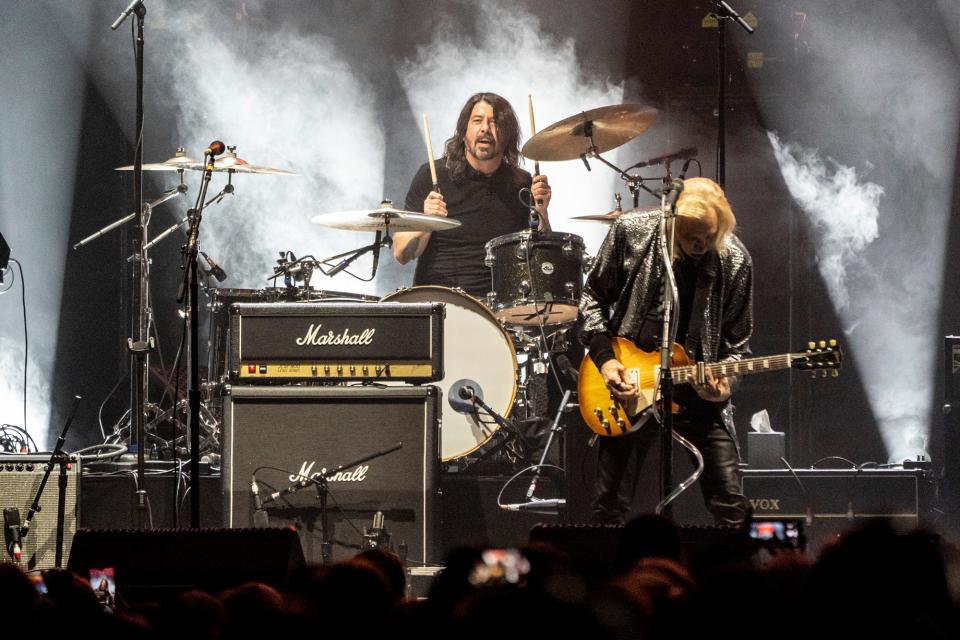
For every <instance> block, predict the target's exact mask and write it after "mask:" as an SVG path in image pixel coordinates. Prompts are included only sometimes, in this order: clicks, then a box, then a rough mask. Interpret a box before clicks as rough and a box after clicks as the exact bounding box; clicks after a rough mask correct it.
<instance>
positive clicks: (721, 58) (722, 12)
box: [713, 0, 753, 189]
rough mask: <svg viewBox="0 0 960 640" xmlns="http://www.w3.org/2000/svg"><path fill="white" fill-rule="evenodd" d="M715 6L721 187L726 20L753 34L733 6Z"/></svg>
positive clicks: (721, 179) (720, 177) (721, 2)
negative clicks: (732, 21)
mask: <svg viewBox="0 0 960 640" xmlns="http://www.w3.org/2000/svg"><path fill="white" fill-rule="evenodd" d="M713 4H714V6H715V7H716V8H715V10H714V15H715V16H716V17H717V53H718V57H717V86H718V91H717V103H718V109H719V110H718V111H717V184H719V185H720V188H721V189H723V188H724V187H726V185H725V184H724V183H725V182H726V179H727V175H726V174H727V168H726V164H727V148H726V146H727V94H726V83H727V80H726V78H727V44H726V42H727V33H726V31H727V30H726V26H727V21H728V20H734V21H736V23H737V24H739V25H740V26H741V27H743V29H744V30H745V31H746V32H747V33H749V34H753V27H751V26H750V25H749V24H747V21H746V20H744V19H743V18H741V17H740V14H738V13H737V12H736V11H734V9H733V7H731V6H730V5H729V4H727V3H726V2H725V0H713Z"/></svg>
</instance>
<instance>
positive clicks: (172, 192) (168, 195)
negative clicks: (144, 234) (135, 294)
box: [73, 169, 187, 262]
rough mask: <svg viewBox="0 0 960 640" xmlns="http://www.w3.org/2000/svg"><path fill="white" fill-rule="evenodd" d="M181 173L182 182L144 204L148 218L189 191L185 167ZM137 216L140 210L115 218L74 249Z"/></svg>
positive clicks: (129, 260) (81, 241)
mask: <svg viewBox="0 0 960 640" xmlns="http://www.w3.org/2000/svg"><path fill="white" fill-rule="evenodd" d="M179 173H180V174H181V175H180V184H178V185H177V186H176V187H173V188H172V189H167V190H166V191H164V192H163V195H162V196H160V197H159V198H157V199H156V200H153V201H152V202H149V203H147V204H144V205H143V208H144V209H146V210H147V218H148V219H149V218H150V214H151V213H152V212H153V210H154V209H156V208H157V207H159V206H160V205H161V204H163V203H164V202H167V201H168V200H170V199H172V198H175V197H176V196H178V195H180V194H181V193H186V192H187V185H185V184H183V169H180V171H179ZM137 216H139V212H137V211H134V212H133V213H131V214H129V215H126V216H124V217H122V218H120V219H119V220H114V221H113V222H111V223H110V224H108V225H107V226H105V227H103V228H102V229H100V230H99V231H95V232H93V233H91V234H90V235H89V236H87V237H86V238H84V239H83V240H80V241H79V242H77V243H75V244H74V245H73V250H74V251H76V250H77V249H79V248H80V247H83V246H86V245H88V244H90V243H91V242H93V241H94V240H96V239H97V238H99V237H100V236H102V235H105V234H107V233H109V232H111V231H113V230H114V229H116V228H117V227H122V226H123V225H125V224H126V223H128V222H130V221H131V220H134V219H136V218H137ZM149 248H150V247H149V246H145V247H144V249H149ZM133 259H134V257H133V256H131V257H130V258H128V259H127V261H128V262H132V261H133Z"/></svg>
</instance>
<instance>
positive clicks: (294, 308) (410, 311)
mask: <svg viewBox="0 0 960 640" xmlns="http://www.w3.org/2000/svg"><path fill="white" fill-rule="evenodd" d="M443 316H444V306H443V304H442V303H439V302H422V303H389V304H363V303H345V304H336V303H324V304H243V303H241V304H234V305H232V306H231V307H230V365H229V370H230V379H231V381H232V382H233V383H234V384H269V383H286V382H340V381H344V380H367V381H375V380H384V381H386V380H401V381H406V382H412V383H423V382H432V381H434V380H440V379H441V378H443V353H442V350H443Z"/></svg>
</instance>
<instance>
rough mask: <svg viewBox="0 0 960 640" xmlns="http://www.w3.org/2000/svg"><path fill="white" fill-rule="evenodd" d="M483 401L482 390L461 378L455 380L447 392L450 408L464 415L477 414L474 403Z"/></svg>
mask: <svg viewBox="0 0 960 640" xmlns="http://www.w3.org/2000/svg"><path fill="white" fill-rule="evenodd" d="M478 400H480V401H482V400H483V389H482V388H481V387H480V385H479V384H477V383H476V382H475V381H473V380H469V379H467V378H462V379H460V380H457V381H456V382H454V383H453V384H452V385H450V389H449V390H448V391H447V402H448V403H449V404H450V408H451V409H453V410H454V411H456V412H457V413H462V414H465V415H469V414H475V413H477V407H476V404H475V403H476V402H477V401H478Z"/></svg>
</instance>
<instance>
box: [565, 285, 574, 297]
mask: <svg viewBox="0 0 960 640" xmlns="http://www.w3.org/2000/svg"><path fill="white" fill-rule="evenodd" d="M563 288H564V289H566V291H567V296H568V297H573V292H574V291H576V285H575V284H573V283H572V282H566V283H564V285H563Z"/></svg>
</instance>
